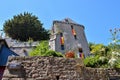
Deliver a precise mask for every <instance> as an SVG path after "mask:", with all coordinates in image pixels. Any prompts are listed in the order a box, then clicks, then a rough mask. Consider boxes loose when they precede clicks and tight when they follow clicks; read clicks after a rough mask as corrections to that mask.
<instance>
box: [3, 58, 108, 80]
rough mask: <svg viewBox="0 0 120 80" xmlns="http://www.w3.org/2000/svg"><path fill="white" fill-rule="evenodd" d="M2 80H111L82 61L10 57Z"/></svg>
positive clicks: (102, 72) (101, 70)
mask: <svg viewBox="0 0 120 80" xmlns="http://www.w3.org/2000/svg"><path fill="white" fill-rule="evenodd" d="M2 80H109V74H108V71H107V70H106V69H93V68H86V67H84V65H83V61H82V60H81V59H73V58H69V59H66V58H60V57H59V58H58V57H10V58H9V61H8V63H7V67H6V69H5V72H4V75H3V79H2Z"/></svg>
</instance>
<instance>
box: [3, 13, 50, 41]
mask: <svg viewBox="0 0 120 80" xmlns="http://www.w3.org/2000/svg"><path fill="white" fill-rule="evenodd" d="M42 26H43V24H42V23H41V22H40V21H39V20H38V17H36V16H35V15H32V14H31V13H28V12H24V14H22V13H20V14H18V15H15V16H13V18H12V19H9V20H7V21H5V23H4V25H3V30H4V32H5V33H6V35H7V36H9V37H11V38H13V39H16V40H20V41H27V40H28V39H29V38H32V39H33V40H34V41H37V40H47V39H49V33H48V31H47V30H45V29H44V28H43V27H42Z"/></svg>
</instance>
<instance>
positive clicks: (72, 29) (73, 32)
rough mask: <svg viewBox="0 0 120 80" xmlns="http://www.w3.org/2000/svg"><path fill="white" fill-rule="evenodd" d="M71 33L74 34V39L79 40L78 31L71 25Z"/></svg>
mask: <svg viewBox="0 0 120 80" xmlns="http://www.w3.org/2000/svg"><path fill="white" fill-rule="evenodd" d="M71 32H72V34H73V36H74V38H75V39H77V36H76V31H75V30H74V28H73V25H71Z"/></svg>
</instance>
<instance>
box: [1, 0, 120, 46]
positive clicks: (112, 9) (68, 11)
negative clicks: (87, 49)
mask: <svg viewBox="0 0 120 80" xmlns="http://www.w3.org/2000/svg"><path fill="white" fill-rule="evenodd" d="M119 4H120V0H2V1H1V2H0V6H1V7H0V29H2V28H3V24H4V22H5V20H8V19H11V18H12V17H13V16H14V15H17V14H19V13H23V12H29V13H32V14H33V15H36V16H37V17H38V18H39V20H40V21H41V22H42V23H43V24H44V28H46V29H51V26H52V21H53V20H62V19H64V18H71V19H72V20H74V21H75V22H77V23H79V24H82V25H84V26H85V33H86V37H87V40H88V42H95V43H102V44H105V45H106V44H108V43H109V41H110V40H109V38H110V37H111V36H110V32H109V30H110V29H114V28H119V27H120V9H119Z"/></svg>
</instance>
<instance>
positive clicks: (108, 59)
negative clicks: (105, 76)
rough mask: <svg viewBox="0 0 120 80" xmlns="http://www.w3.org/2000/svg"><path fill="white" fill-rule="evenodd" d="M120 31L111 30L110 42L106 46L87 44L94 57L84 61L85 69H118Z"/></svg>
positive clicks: (119, 63) (119, 65)
mask: <svg viewBox="0 0 120 80" xmlns="http://www.w3.org/2000/svg"><path fill="white" fill-rule="evenodd" d="M119 32H120V29H116V28H115V29H113V30H112V29H111V30H110V33H111V36H112V37H111V38H110V39H111V40H112V42H111V43H110V44H109V45H108V46H104V45H103V44H94V43H89V47H90V50H91V53H92V54H93V53H94V56H90V57H87V58H86V59H84V63H85V65H86V66H87V67H104V68H108V67H110V68H120V36H119V35H120V34H119Z"/></svg>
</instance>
